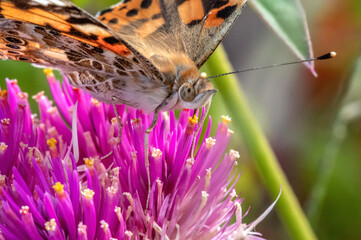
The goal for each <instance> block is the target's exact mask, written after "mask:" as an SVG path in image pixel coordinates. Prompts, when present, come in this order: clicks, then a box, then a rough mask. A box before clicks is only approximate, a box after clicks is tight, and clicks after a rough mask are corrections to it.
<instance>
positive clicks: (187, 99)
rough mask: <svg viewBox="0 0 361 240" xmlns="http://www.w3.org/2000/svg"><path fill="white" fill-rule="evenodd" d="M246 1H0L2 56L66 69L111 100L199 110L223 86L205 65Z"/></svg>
mask: <svg viewBox="0 0 361 240" xmlns="http://www.w3.org/2000/svg"><path fill="white" fill-rule="evenodd" d="M245 3H246V0H123V1H122V2H121V3H119V4H117V5H115V6H113V7H111V8H109V9H106V10H104V11H101V12H100V13H99V14H98V15H97V17H96V18H95V17H93V16H91V15H90V14H88V13H87V12H85V11H84V10H82V9H79V8H78V7H76V6H75V5H73V4H72V3H71V2H70V1H67V0H0V57H1V58H2V59H11V60H18V61H26V62H31V63H35V64H37V65H40V66H43V67H52V68H56V69H59V70H60V71H61V72H62V73H63V74H64V75H66V76H67V78H68V80H69V82H70V83H71V84H72V85H73V86H75V87H78V88H81V89H84V90H86V91H88V92H89V93H90V94H91V95H92V96H93V97H94V98H96V99H98V100H100V101H103V102H106V103H110V104H126V105H128V106H131V107H135V108H138V109H142V110H144V111H146V112H154V113H155V114H154V116H155V117H154V120H153V123H152V126H151V127H150V128H149V129H148V130H147V131H148V132H149V131H150V130H151V128H152V127H153V126H154V125H155V123H156V121H157V117H158V112H159V111H167V110H171V109H181V108H189V109H196V108H199V107H201V106H203V105H205V104H206V103H208V104H207V105H208V107H209V103H210V100H211V98H212V96H213V94H214V93H215V92H216V90H215V89H214V87H213V85H212V84H211V83H210V82H209V81H208V80H207V79H206V77H204V76H202V75H201V74H200V73H199V71H198V68H199V67H201V66H202V64H203V63H204V62H205V61H206V60H207V59H208V57H209V56H210V55H211V54H212V52H213V51H214V49H215V48H216V47H217V45H218V44H219V43H220V41H221V40H222V39H223V37H224V36H225V34H226V33H227V31H228V30H229V29H230V27H231V26H232V24H233V23H234V21H235V19H236V18H237V16H238V15H239V14H240V13H241V10H242V7H243V6H244V5H245Z"/></svg>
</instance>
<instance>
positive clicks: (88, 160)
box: [84, 158, 94, 168]
mask: <svg viewBox="0 0 361 240" xmlns="http://www.w3.org/2000/svg"><path fill="white" fill-rule="evenodd" d="M84 163H85V165H86V166H87V167H88V168H92V167H93V166H94V159H93V158H84Z"/></svg>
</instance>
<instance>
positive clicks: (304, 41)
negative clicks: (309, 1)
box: [250, 0, 317, 76]
mask: <svg viewBox="0 0 361 240" xmlns="http://www.w3.org/2000/svg"><path fill="white" fill-rule="evenodd" d="M250 4H251V6H252V7H253V8H254V9H255V10H256V12H257V13H259V14H260V15H261V17H262V18H263V20H264V21H265V22H266V23H267V24H268V25H269V26H270V27H271V29H272V30H273V31H274V32H275V33H276V34H277V35H278V36H279V37H280V38H281V39H282V40H283V41H284V42H285V43H286V45H287V46H288V47H289V48H290V49H291V50H292V51H293V52H294V53H295V54H296V56H297V57H298V58H300V59H308V58H312V57H313V51H312V44H311V40H310V35H309V31H308V27H307V22H306V15H305V12H304V10H303V7H302V5H301V3H300V2H299V0H251V1H250ZM305 65H306V66H307V67H308V68H309V69H310V70H311V72H312V73H313V74H314V75H315V76H317V74H316V72H315V70H314V63H313V62H307V63H305Z"/></svg>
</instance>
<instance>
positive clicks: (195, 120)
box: [188, 116, 198, 126]
mask: <svg viewBox="0 0 361 240" xmlns="http://www.w3.org/2000/svg"><path fill="white" fill-rule="evenodd" d="M197 122H198V117H197V116H194V117H189V118H188V123H189V124H190V125H193V126H194V125H196V123H197Z"/></svg>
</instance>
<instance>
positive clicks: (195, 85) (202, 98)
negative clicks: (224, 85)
mask: <svg viewBox="0 0 361 240" xmlns="http://www.w3.org/2000/svg"><path fill="white" fill-rule="evenodd" d="M216 92H217V90H216V89H214V87H213V85H212V83H210V82H209V80H208V79H207V77H206V76H205V75H203V74H201V75H200V76H199V77H198V78H197V79H195V80H192V79H191V80H188V81H187V82H185V83H183V84H182V85H181V86H180V88H179V90H178V95H179V100H180V105H181V106H182V107H183V108H189V109H196V108H200V107H202V106H203V105H204V104H205V103H206V102H208V101H210V100H211V98H212V97H213V95H214V94H215V93H216Z"/></svg>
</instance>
